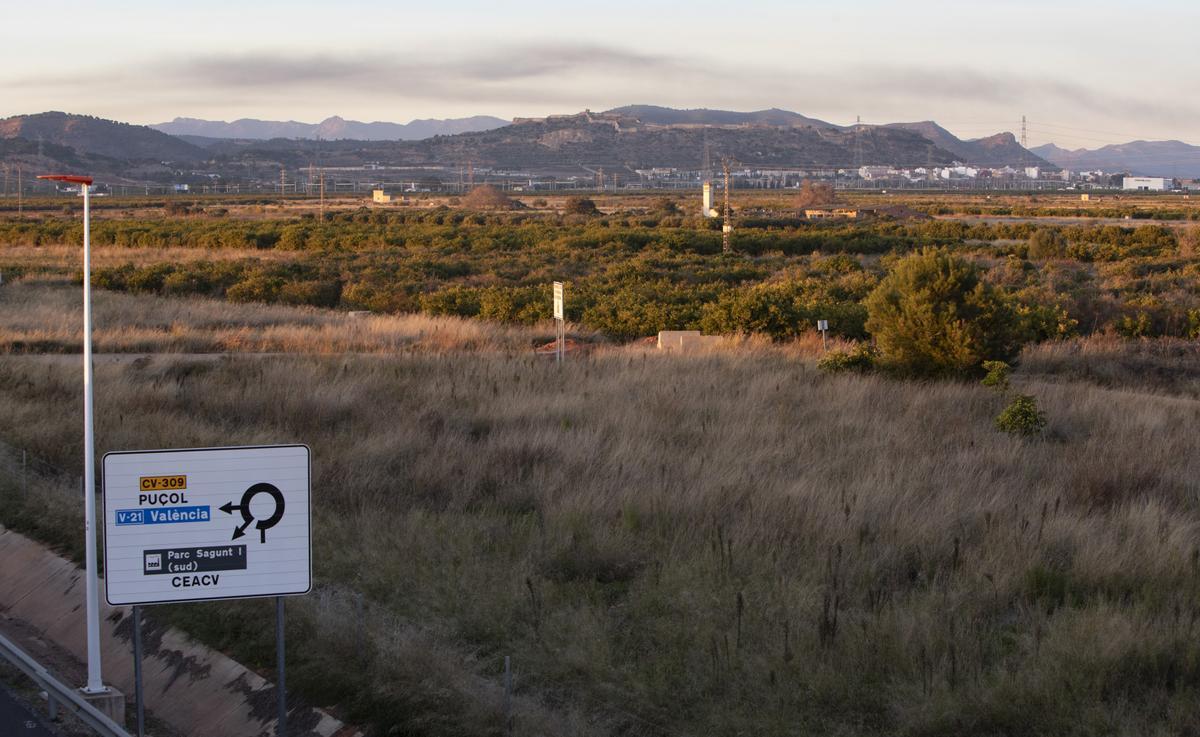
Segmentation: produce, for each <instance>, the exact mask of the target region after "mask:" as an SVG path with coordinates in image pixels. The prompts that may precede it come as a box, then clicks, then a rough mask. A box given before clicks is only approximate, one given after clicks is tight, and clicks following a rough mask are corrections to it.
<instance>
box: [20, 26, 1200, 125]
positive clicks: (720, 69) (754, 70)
mask: <svg viewBox="0 0 1200 737" xmlns="http://www.w3.org/2000/svg"><path fill="white" fill-rule="evenodd" d="M823 64H826V63H825V62H823V61H822V60H819V59H816V60H814V59H812V58H801V59H789V60H786V61H782V62H779V63H773V64H755V63H753V62H747V61H744V60H737V61H731V60H729V59H725V60H722V59H720V58H713V57H708V56H696V57H692V56H686V57H685V56H673V55H670V54H666V53H658V52H648V51H644V50H640V49H633V48H629V47H627V46H621V45H617V44H604V43H595V42H588V43H570V42H565V41H564V42H556V43H527V44H500V45H495V46H474V47H469V48H460V49H454V48H451V49H449V50H447V49H446V48H445V47H441V48H436V47H431V48H405V49H402V50H397V49H377V50H372V51H356V52H346V53H332V52H330V53H310V52H301V53H293V52H287V51H254V52H247V53H242V54H228V53H203V54H189V55H180V56H177V57H174V58H167V59H153V60H149V59H143V60H141V61H140V62H139V63H125V64H119V65H114V66H110V67H108V68H99V69H96V70H95V71H94V72H93V73H91V74H90V75H89V76H86V77H82V78H81V77H80V76H78V75H75V74H63V73H59V74H57V75H44V76H36V75H29V76H21V77H16V78H10V79H9V80H4V79H2V78H0V91H2V90H5V89H7V90H10V91H12V92H15V93H17V95H12V96H13V97H15V96H22V97H37V98H40V99H48V100H61V99H63V98H65V97H67V96H71V97H76V96H78V97H79V99H80V100H87V99H104V100H106V102H107V103H108V104H109V105H111V102H112V100H114V99H125V100H130V103H129V104H130V105H133V102H132V99H133V97H134V95H133V93H132V92H131V91H134V90H136V91H137V95H136V97H137V98H138V103H139V104H144V103H145V102H147V101H153V102H154V103H155V104H156V105H157V107H158V108H159V109H163V110H172V111H177V110H183V111H185V112H186V111H187V110H196V109H197V107H199V106H202V107H203V108H205V109H210V110H211V109H221V108H229V107H234V106H235V105H234V102H233V101H235V100H241V101H242V103H241V105H240V106H238V107H239V109H241V110H243V111H247V112H252V114H254V115H256V116H262V117H271V116H272V115H274V113H272V112H271V111H272V110H277V109H287V110H289V111H295V110H297V109H300V108H307V109H314V108H323V109H324V110H325V111H327V112H340V111H344V110H347V109H357V110H363V109H378V110H380V112H381V114H382V111H384V110H395V109H397V108H404V109H406V110H408V109H413V108H416V109H419V110H420V111H421V112H422V113H425V114H429V115H435V116H436V115H439V114H441V113H439V112H438V111H439V110H441V109H445V108H455V109H458V110H464V109H466V108H470V107H476V108H478V107H482V106H485V105H486V106H488V107H492V108H493V109H494V108H495V107H497V106H503V107H504V108H505V109H507V110H509V111H512V114H533V113H535V112H536V113H541V112H570V111H574V110H578V109H581V108H583V107H593V108H600V107H604V106H607V105H608V104H612V105H621V104H628V103H631V102H639V101H640V102H656V103H660V104H666V105H674V106H685V107H695V106H709V107H718V106H720V107H736V108H741V109H746V108H754V107H772V106H778V107H788V108H792V109H795V110H797V111H798V112H801V113H804V114H809V115H817V116H819V117H833V118H835V120H837V119H840V120H841V121H842V122H847V121H848V120H849V119H850V117H851V115H852V112H862V113H863V114H864V115H866V116H867V118H868V119H869V120H873V121H879V122H882V121H884V120H885V119H887V118H889V117H890V118H893V119H895V118H908V119H912V118H917V117H919V118H942V119H955V118H960V117H962V115H963V111H966V114H967V115H969V116H971V117H976V116H977V115H979V114H987V115H989V116H995V117H993V118H992V119H995V118H996V117H1003V118H1005V119H1009V118H1011V119H1014V120H1015V119H1016V118H1017V117H1018V116H1019V115H1021V114H1024V113H1028V114H1030V116H1031V117H1037V118H1040V119H1042V120H1054V121H1059V122H1061V123H1076V121H1078V123H1077V124H1078V125H1087V124H1088V123H1085V122H1083V121H1089V122H1090V121H1092V120H1101V119H1106V120H1112V121H1134V122H1135V123H1136V124H1137V125H1138V127H1139V129H1145V128H1148V127H1149V128H1155V127H1159V128H1168V127H1171V128H1174V129H1176V130H1179V129H1180V128H1181V127H1185V126H1187V125H1188V124H1189V123H1190V121H1192V120H1194V119H1195V117H1196V116H1197V115H1200V108H1197V106H1196V103H1191V102H1181V101H1177V100H1175V99H1171V100H1170V101H1169V102H1167V103H1164V102H1163V100H1162V96H1161V95H1158V96H1157V97H1155V96H1154V94H1155V93H1154V91H1153V90H1144V91H1140V92H1134V93H1132V94H1131V93H1128V92H1114V91H1113V90H1111V89H1108V88H1105V87H1103V86H1101V85H1103V84H1104V82H1103V81H1102V80H1100V81H1097V82H1095V83H1091V82H1090V81H1089V80H1086V79H1083V80H1080V79H1075V78H1071V77H1066V76H1064V77H1055V76H1053V75H1052V74H1051V73H1047V74H1046V75H1044V76H1033V75H1030V74H1016V73H1009V72H1005V71H996V70H994V69H993V68H991V67H987V66H973V65H972V62H971V61H969V60H956V61H953V62H947V63H946V64H945V65H943V66H939V67H936V68H929V67H923V66H920V65H916V64H900V65H887V64H882V63H876V64H859V65H853V66H847V65H840V64H835V63H834V62H829V63H828V64H827V65H825V66H822V65H823ZM84 73H85V74H86V72H84ZM1063 74H1065V72H1063ZM1139 95H1145V96H1146V97H1147V99H1143V98H1142V97H1140V96H1139ZM246 101H249V103H246ZM59 106H60V107H61V103H60V105H59ZM247 108H251V109H253V110H247ZM254 108H257V109H254ZM110 109H111V107H110ZM822 113H824V115H822ZM172 114H176V113H174V112H172ZM136 115H137V113H134V114H133V115H131V116H130V117H134V116H136ZM1148 135H1149V134H1148Z"/></svg>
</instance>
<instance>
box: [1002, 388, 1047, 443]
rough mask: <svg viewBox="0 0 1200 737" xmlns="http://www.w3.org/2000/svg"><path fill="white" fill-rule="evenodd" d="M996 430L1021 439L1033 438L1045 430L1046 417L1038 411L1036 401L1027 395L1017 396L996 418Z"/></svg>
mask: <svg viewBox="0 0 1200 737" xmlns="http://www.w3.org/2000/svg"><path fill="white" fill-rule="evenodd" d="M996 429H998V430H1000V431H1002V432H1006V433H1009V434H1010V435H1019V436H1020V437H1023V438H1028V437H1033V436H1034V435H1040V434H1041V432H1042V431H1043V430H1045V429H1046V415H1045V413H1044V412H1042V411H1041V410H1040V409H1038V404H1037V400H1036V399H1034V398H1033V397H1031V396H1030V395H1028V394H1018V395H1017V396H1015V397H1013V400H1012V401H1011V402H1009V404H1008V406H1007V407H1005V408H1004V411H1003V412H1001V413H1000V414H999V415H997V416H996Z"/></svg>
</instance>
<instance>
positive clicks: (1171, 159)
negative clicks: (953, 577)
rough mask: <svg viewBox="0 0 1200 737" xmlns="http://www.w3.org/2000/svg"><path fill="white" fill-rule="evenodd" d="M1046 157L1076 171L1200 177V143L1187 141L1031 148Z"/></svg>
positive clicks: (1051, 144) (1048, 145)
mask: <svg viewBox="0 0 1200 737" xmlns="http://www.w3.org/2000/svg"><path fill="white" fill-rule="evenodd" d="M1031 150H1032V151H1033V152H1034V153H1036V154H1037V155H1039V156H1041V157H1042V158H1044V159H1046V160H1048V161H1051V162H1053V163H1055V164H1056V165H1058V166H1061V167H1063V168H1064V169H1071V170H1073V171H1090V170H1094V169H1101V170H1104V171H1110V172H1111V171H1127V172H1129V173H1130V174H1139V175H1142V176H1149V177H1182V178H1187V179H1194V178H1200V146H1193V145H1191V144H1187V143H1184V142H1183V141H1131V142H1129V143H1120V144H1114V145H1111V146H1104V147H1103V148H1098V149H1094V150H1089V149H1086V148H1081V149H1076V150H1074V151H1069V150H1067V149H1065V148H1060V147H1058V146H1056V145H1054V144H1053V143H1047V144H1046V145H1044V146H1036V147H1034V148H1033V149H1031Z"/></svg>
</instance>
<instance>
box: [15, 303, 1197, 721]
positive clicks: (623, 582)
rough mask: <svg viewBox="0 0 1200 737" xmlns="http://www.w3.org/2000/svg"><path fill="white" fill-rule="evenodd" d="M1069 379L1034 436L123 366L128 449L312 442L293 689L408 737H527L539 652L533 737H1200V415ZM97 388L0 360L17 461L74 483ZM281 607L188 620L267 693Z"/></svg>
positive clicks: (631, 364) (547, 379)
mask: <svg viewBox="0 0 1200 737" xmlns="http://www.w3.org/2000/svg"><path fill="white" fill-rule="evenodd" d="M224 309H233V308H228V307H225V308H224ZM256 310H258V308H254V309H253V310H249V311H247V314H248V315H250V314H254V315H257V314H260V313H258V312H256ZM199 314H200V315H203V313H202V312H201V313H199ZM262 314H278V313H262ZM289 314H301V313H289ZM196 319H197V320H199V321H203V319H204V318H203V317H197V318H196ZM240 319H246V320H250V319H251V318H249V317H243V318H240ZM313 319H314V320H317V319H318V318H317V317H316V316H314V317H313ZM329 319H333V318H329ZM480 329H482V328H480ZM489 329H490V328H489ZM1046 355H1053V354H1052V352H1051V351H1048V352H1047V354H1046ZM1042 358H1043V359H1044V358H1045V357H1044V356H1043V357H1042ZM1098 360H1099V359H1098ZM1031 363H1035V361H1032V360H1031ZM1044 368H1045V367H1044V366H1043V367H1042V368H1039V369H1036V370H1034V371H1032V372H1031V373H1028V374H1019V375H1018V377H1017V380H1018V382H1019V383H1020V385H1021V388H1022V391H1027V392H1031V393H1034V394H1036V395H1037V396H1038V398H1039V401H1040V403H1041V405H1042V407H1043V408H1044V409H1045V411H1046V413H1047V415H1048V416H1049V419H1050V427H1049V433H1048V436H1047V438H1046V439H1045V440H1042V441H1037V442H1028V441H1021V440H1017V439H1014V438H1011V437H1009V436H1006V435H1003V434H1000V433H998V432H996V431H995V430H994V429H993V427H992V418H993V417H994V416H995V414H996V413H997V411H998V410H999V404H1000V403H1001V400H1000V399H999V398H998V397H996V396H995V395H994V394H993V393H992V392H990V391H988V390H986V389H983V388H981V387H977V386H974V385H967V384H957V383H928V384H926V383H897V382H893V381H889V380H886V379H882V378H877V377H871V376H828V375H824V374H821V373H820V372H818V371H816V370H814V369H813V368H812V364H811V363H810V362H808V361H806V360H802V359H800V358H799V357H798V356H797V355H795V354H793V353H789V352H788V351H786V350H779V349H775V348H772V347H770V346H766V345H761V344H754V343H747V344H743V345H742V346H741V347H740V350H739V351H724V352H714V353H712V354H710V355H705V356H696V357H663V356H659V355H657V354H654V353H652V352H648V351H644V350H642V349H639V348H636V347H631V348H620V349H616V348H613V349H607V350H602V351H598V352H596V353H593V354H591V355H589V356H584V357H575V358H573V360H570V361H568V362H567V363H566V364H565V365H564V366H563V367H561V368H558V367H556V366H555V365H554V364H553V363H551V362H548V361H545V360H544V359H540V358H536V357H533V356H530V355H528V354H518V353H511V352H504V351H488V352H477V353H468V352H461V351H450V352H446V353H442V354H440V355H431V354H426V353H421V352H408V353H403V354H400V355H397V356H381V355H357V356H313V355H305V356H285V355H278V356H260V357H253V356H230V357H226V358H222V359H221V360H215V361H214V360H197V359H193V358H189V357H171V356H157V357H153V358H149V359H145V360H141V361H136V362H127V363H123V364H103V365H101V366H100V367H99V369H98V372H97V386H98V393H97V413H98V421H99V431H98V438H99V442H100V446H101V447H100V450H101V451H102V452H103V451H106V450H116V449H131V448H147V447H189V446H205V445H225V444H236V443H275V442H293V441H303V442H306V443H308V444H309V445H310V446H311V447H312V449H313V454H314V471H315V477H314V495H315V496H314V509H315V512H316V520H315V525H314V529H315V544H316V554H315V561H316V562H317V567H316V573H317V576H318V578H319V580H320V581H321V582H322V585H323V590H325V591H330V592H334V593H331V594H329V595H327V596H325V597H324V598H322V597H321V596H314V597H309V599H308V600H306V601H305V602H304V603H303V604H299V605H298V607H299V608H300V609H299V611H301V612H302V615H301V616H300V620H301V623H300V624H298V625H297V626H298V627H302V628H303V630H302V637H303V641H304V642H305V647H304V648H302V649H301V650H300V651H299V654H298V655H297V656H296V657H297V665H296V674H297V675H296V676H295V679H296V682H297V684H298V686H299V687H300V688H301V689H302V690H303V692H304V693H305V694H307V695H308V696H309V697H310V698H315V699H317V700H319V699H321V698H324V699H325V700H327V701H330V702H335V703H337V704H339V705H340V706H341V707H342V708H343V709H345V710H346V711H347V712H348V713H349V715H350V716H351V717H353V718H358V719H363V720H367V721H372V722H373V723H374V724H375V725H377V726H378V727H379V729H380V733H387V731H386V730H387V729H388V728H391V729H394V730H395V733H399V734H429V735H433V734H438V735H456V734H457V735H478V734H501V733H502V725H501V719H500V716H499V711H498V710H499V703H500V701H499V695H498V691H497V686H496V684H497V683H498V682H499V673H500V663H501V662H502V659H503V656H505V655H511V656H512V657H513V660H514V662H515V664H516V666H515V667H516V670H517V673H518V679H517V683H518V688H519V692H518V696H519V697H520V703H519V706H518V725H519V732H520V733H522V734H538V735H568V734H578V735H601V734H622V735H671V734H706V735H707V734H713V735H718V734H720V735H724V734H729V735H733V734H763V735H772V734H780V735H782V734H789V735H791V734H822V735H827V734H840V735H852V734H853V735H858V734H869V735H884V734H887V735H892V734H910V735H947V736H949V735H963V734H981V735H982V734H989V735H999V734H1004V735H1042V734H1044V735H1050V734H1054V735H1070V734H1075V735H1085V734H1089V735H1090V734H1098V733H1104V734H1117V735H1141V734H1186V733H1188V730H1189V729H1192V728H1193V727H1194V725H1195V724H1198V723H1200V706H1198V704H1200V700H1198V699H1197V696H1200V646H1198V639H1197V638H1198V636H1200V603H1198V602H1200V599H1198V595H1200V555H1198V552H1197V551H1198V546H1197V542H1196V541H1197V539H1198V538H1197V534H1198V533H1200V515H1198V513H1197V509H1198V502H1200V452H1198V451H1200V438H1198V437H1197V435H1196V434H1195V433H1194V432H1192V428H1194V427H1195V426H1196V421H1197V420H1198V419H1200V402H1198V401H1197V400H1196V399H1194V398H1192V397H1190V396H1172V395H1169V394H1166V393H1163V394H1159V395H1155V394H1149V393H1145V392H1141V393H1135V392H1129V391H1124V390H1122V389H1120V388H1106V387H1102V386H1097V385H1096V384H1094V383H1092V382H1090V381H1075V380H1062V379H1061V378H1055V377H1046V376H1045V375H1043V374H1044V370H1043V369H1044ZM1068 378H1069V374H1068ZM78 379H79V376H78V369H77V368H76V367H75V366H74V363H73V362H72V363H71V364H69V365H64V364H62V363H61V362H58V363H56V362H55V361H54V360H53V359H51V358H46V357H36V356H12V355H10V356H4V357H0V406H3V407H4V412H3V413H0V437H5V438H9V439H10V440H11V441H13V442H15V443H19V444H22V445H24V446H27V447H30V448H31V449H33V450H35V451H36V452H37V453H39V454H41V455H45V456H47V457H50V458H52V459H57V460H58V461H59V462H61V463H63V464H68V463H75V464H77V463H78V461H77V459H78V457H79V456H80V446H79V433H78V428H77V422H76V421H75V418H76V417H77V415H78V406H79V395H78V384H79V381H78ZM3 498H4V499H6V500H8V501H7V503H9V504H13V502H12V497H11V496H8V497H3ZM30 503H34V502H29V501H27V502H25V504H30ZM23 508H24V507H23ZM61 534H73V533H72V531H70V530H63V531H61ZM357 594H362V595H363V596H364V604H363V610H364V611H365V612H366V614H365V615H359V614H357V613H356V614H353V615H351V614H348V613H347V612H351V611H357V610H356V609H355V605H354V604H353V602H355V601H357V600H356V598H355V597H356V595H357ZM348 602H350V603H348ZM255 607H258V609H256V608H255ZM259 609H262V606H261V605H260V603H246V604H239V605H228V604H222V605H220V606H213V607H208V606H191V607H182V608H176V609H175V610H173V612H172V616H174V617H176V618H178V619H177V621H180V622H181V623H183V624H184V625H185V626H187V627H189V628H190V629H192V630H193V631H194V632H196V633H197V634H199V635H201V636H203V637H205V638H207V639H209V640H210V641H214V642H216V643H218V644H220V645H222V646H225V647H228V648H231V649H233V650H234V652H235V653H237V654H239V655H240V656H241V657H245V658H247V659H249V660H251V661H252V662H254V661H255V658H256V657H257V658H262V659H263V661H264V664H265V661H266V660H267V659H268V658H269V652H270V650H269V642H268V641H267V639H266V638H269V634H266V633H264V634H262V635H260V634H257V633H258V629H259V628H256V627H255V626H254V622H255V621H257V618H258V617H260V616H261V615H262V612H260V611H259ZM263 611H264V612H265V609H264V610H263ZM339 612H340V614H339ZM348 619H349V620H350V621H351V622H360V623H361V624H358V625H350V624H348V621H347V620H348ZM231 633H237V634H236V636H235V635H232V634H231ZM256 638H260V639H256Z"/></svg>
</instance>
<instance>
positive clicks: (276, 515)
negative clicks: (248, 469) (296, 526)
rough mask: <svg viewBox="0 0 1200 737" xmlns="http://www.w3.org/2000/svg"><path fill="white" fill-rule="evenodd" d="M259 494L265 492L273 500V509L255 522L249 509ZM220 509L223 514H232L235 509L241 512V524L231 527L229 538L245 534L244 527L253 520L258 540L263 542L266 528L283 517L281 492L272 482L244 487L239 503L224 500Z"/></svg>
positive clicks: (265, 536)
mask: <svg viewBox="0 0 1200 737" xmlns="http://www.w3.org/2000/svg"><path fill="white" fill-rule="evenodd" d="M259 494H267V495H268V496H270V497H271V499H272V500H274V502H275V511H274V512H272V513H271V516H270V517H267V518H266V519H260V520H258V521H257V522H255V519H254V514H253V513H252V512H251V511H250V502H251V500H253V499H254V497H256V496H258V495H259ZM220 509H221V511H222V512H224V513H225V514H233V510H235V509H236V510H238V511H239V512H241V514H242V524H240V525H238V526H237V527H234V528H233V537H232V538H231V539H233V540H237V539H238V538H239V537H242V536H243V535H245V534H246V528H247V527H249V526H250V523H252V522H253V523H254V526H255V527H256V528H258V532H259V536H260V539H259V542H260V543H265V542H266V541H267V530H269V529H271V528H272V527H274V526H275V525H277V524H279V520H281V519H283V492H281V491H280V490H279V489H278V488H277V487H276V486H275V485H274V484H255V485H254V486H251V487H250V488H249V489H246V492H245V493H244V494H242V500H241V504H234V503H233V502H225V503H224V504H222V505H221V507H220Z"/></svg>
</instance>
